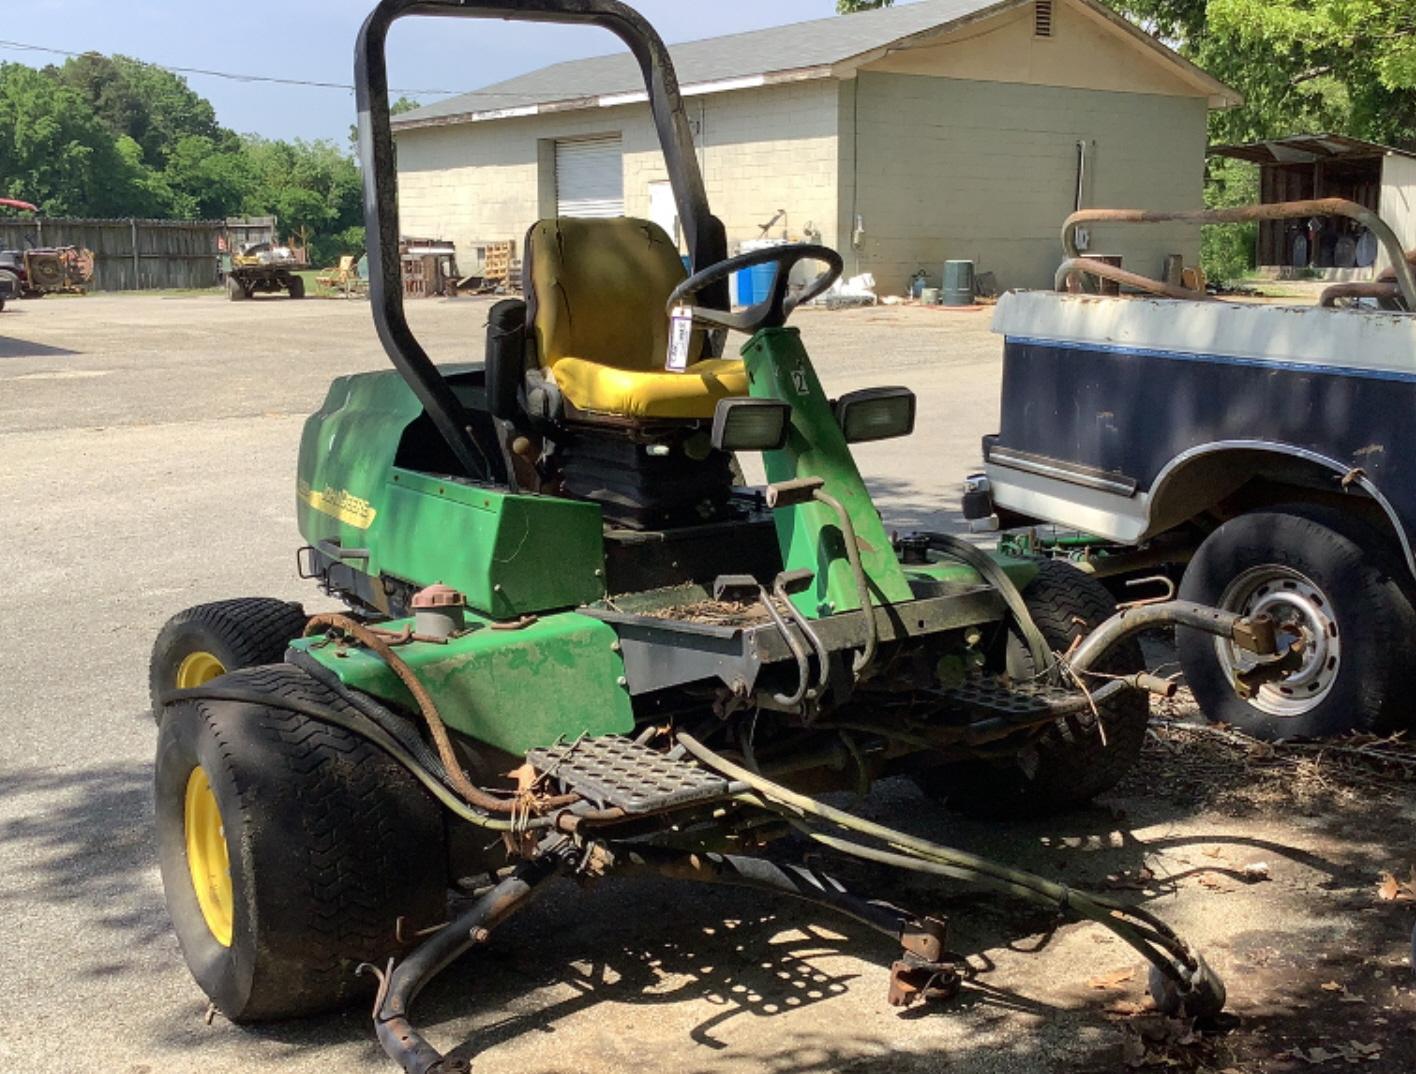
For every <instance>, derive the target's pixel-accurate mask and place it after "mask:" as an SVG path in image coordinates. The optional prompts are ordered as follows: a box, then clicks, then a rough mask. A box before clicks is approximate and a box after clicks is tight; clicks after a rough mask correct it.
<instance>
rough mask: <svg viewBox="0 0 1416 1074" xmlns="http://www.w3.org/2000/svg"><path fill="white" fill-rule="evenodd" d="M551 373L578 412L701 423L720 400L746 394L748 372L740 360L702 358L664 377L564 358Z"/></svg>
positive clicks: (582, 359) (652, 373) (655, 373)
mask: <svg viewBox="0 0 1416 1074" xmlns="http://www.w3.org/2000/svg"><path fill="white" fill-rule="evenodd" d="M551 372H552V376H553V377H554V378H555V382H556V385H557V386H558V387H559V388H560V390H561V394H562V395H564V396H565V398H566V399H567V400H569V401H570V402H571V404H572V405H574V406H575V407H576V408H577V409H579V410H585V411H591V412H595V413H600V414H614V415H616V416H618V417H626V418H671V419H672V418H679V419H690V418H699V419H706V418H711V417H712V416H713V411H714V410H715V409H716V408H717V406H718V400H719V399H726V398H728V397H729V396H740V395H746V394H747V369H746V367H745V366H744V365H743V363H742V360H741V359H739V358H707V359H704V360H703V361H701V362H695V363H694V364H693V365H690V366H689V367H688V370H687V371H686V372H683V373H669V372H666V371H664V370H662V369H659V370H653V371H647V372H646V371H641V370H637V369H618V368H616V367H614V366H610V365H604V364H602V363H600V362H587V361H586V360H585V359H584V358H571V357H566V358H562V359H560V361H558V362H556V364H555V365H554V366H553V367H552V371H551Z"/></svg>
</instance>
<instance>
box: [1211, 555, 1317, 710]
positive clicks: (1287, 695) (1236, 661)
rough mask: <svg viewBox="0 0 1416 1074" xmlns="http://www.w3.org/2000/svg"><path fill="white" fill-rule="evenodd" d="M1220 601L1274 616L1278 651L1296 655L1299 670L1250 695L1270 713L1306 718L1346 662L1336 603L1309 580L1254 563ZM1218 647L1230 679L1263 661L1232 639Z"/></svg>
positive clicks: (1286, 569)
mask: <svg viewBox="0 0 1416 1074" xmlns="http://www.w3.org/2000/svg"><path fill="white" fill-rule="evenodd" d="M1219 605H1220V607H1221V608H1223V609H1224V610H1225V611H1229V612H1238V613H1239V614H1240V615H1245V616H1254V615H1267V616H1269V617H1270V618H1271V619H1273V621H1274V626H1275V627H1276V628H1277V633H1278V644H1279V650H1280V651H1281V652H1291V653H1295V654H1296V655H1297V668H1296V669H1295V670H1293V671H1290V672H1289V673H1288V674H1287V675H1285V676H1284V677H1283V678H1282V679H1279V680H1278V681H1276V682H1269V683H1264V684H1263V685H1261V686H1260V687H1259V688H1258V689H1257V690H1256V691H1255V692H1254V694H1253V695H1252V696H1250V697H1248V698H1246V700H1247V701H1248V702H1249V704H1251V705H1253V706H1254V707H1255V708H1256V709H1258V710H1260V711H1261V712H1266V713H1268V714H1269V715H1271V716H1302V715H1303V714H1305V713H1307V712H1310V711H1312V710H1313V709H1314V708H1316V707H1317V706H1318V705H1319V704H1321V703H1322V701H1323V700H1324V699H1325V698H1326V697H1327V695H1328V694H1329V693H1331V692H1332V687H1333V684H1334V683H1336V682H1337V675H1338V671H1339V669H1340V668H1341V666H1342V638H1341V636H1340V635H1339V633H1338V628H1337V619H1336V618H1335V616H1334V614H1333V610H1332V602H1331V601H1329V600H1328V598H1327V594H1325V593H1324V592H1323V591H1322V590H1321V589H1319V588H1318V586H1317V585H1316V584H1315V583H1314V582H1313V581H1312V580H1311V579H1310V578H1308V577H1307V576H1305V575H1303V574H1302V573H1300V572H1299V571H1295V570H1293V569H1292V568H1291V567H1284V566H1280V565H1278V564H1266V565H1264V566H1262V567H1253V568H1251V569H1250V570H1247V571H1245V572H1244V573H1243V574H1241V575H1239V577H1237V578H1235V579H1234V581H1232V582H1230V583H1229V586H1228V588H1226V589H1225V591H1224V594H1223V596H1222V597H1220V601H1219ZM1215 651H1216V654H1217V655H1218V657H1219V662H1220V664H1221V666H1222V667H1223V668H1224V671H1225V673H1226V675H1227V676H1228V677H1229V680H1230V682H1233V681H1234V680H1235V676H1236V675H1241V674H1244V673H1246V672H1250V671H1253V670H1254V669H1255V667H1257V666H1258V663H1259V661H1258V660H1257V659H1256V658H1255V657H1254V656H1253V654H1251V653H1246V652H1245V651H1244V650H1242V649H1240V648H1239V647H1238V646H1237V645H1235V644H1234V643H1233V642H1231V641H1225V640H1222V639H1216V640H1215Z"/></svg>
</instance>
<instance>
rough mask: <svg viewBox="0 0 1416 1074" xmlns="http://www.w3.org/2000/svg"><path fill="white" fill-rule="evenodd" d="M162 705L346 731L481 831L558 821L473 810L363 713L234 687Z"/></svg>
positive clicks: (166, 699) (179, 693) (185, 693)
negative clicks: (204, 706) (253, 710)
mask: <svg viewBox="0 0 1416 1074" xmlns="http://www.w3.org/2000/svg"><path fill="white" fill-rule="evenodd" d="M159 700H160V701H161V703H162V704H164V705H170V704H175V703H176V702H179V701H234V702H238V703H241V704H250V705H265V706H268V707H270V708H277V709H284V710H285V711H287V712H296V713H299V714H300V715H301V716H308V717H309V718H310V719H312V720H319V721H320V722H321V723H327V724H333V725H334V726H335V727H342V728H343V729H344V730H346V731H348V732H350V733H351V734H355V735H359V736H360V737H362V738H365V739H367V740H368V741H369V742H371V743H373V744H374V745H375V746H377V747H378V748H379V749H381V750H383V751H384V752H385V753H387V754H388V755H389V756H390V757H392V758H393V759H394V760H395V761H397V762H398V763H399V764H401V765H402V766H403V767H404V768H406V769H408V771H409V772H411V773H412V774H413V776H414V777H415V778H416V779H417V780H418V782H419V783H421V784H423V786H424V787H426V788H427V789H428V792H429V793H430V794H431V795H432V796H433V797H434V798H436V799H437V800H438V801H439V802H441V803H442V804H443V805H444V806H445V807H447V809H448V810H449V811H450V812H452V813H454V814H456V815H457V816H458V817H461V818H462V819H463V820H465V821H467V822H468V823H469V824H475V825H476V826H477V827H479V828H488V829H491V830H493V831H500V832H509V831H519V830H522V829H526V828H549V827H551V826H553V825H554V823H555V818H554V817H524V818H522V819H520V820H516V821H513V820H512V819H511V818H509V817H508V818H505V819H503V818H501V817H493V816H489V815H488V814H487V812H486V811H484V810H481V809H477V808H475V807H473V806H470V805H469V804H468V803H467V802H465V801H463V800H462V799H461V798H459V797H458V796H457V794H456V793H454V792H453V790H452V789H451V788H449V787H448V786H447V784H446V783H444V782H443V780H442V778H441V776H440V775H439V774H437V773H435V772H432V771H430V770H429V769H427V768H425V767H424V766H423V765H422V764H420V763H419V762H418V759H417V758H416V757H414V756H413V754H412V753H411V752H410V751H409V750H407V749H406V748H404V746H403V745H402V744H401V743H400V742H399V741H398V740H397V739H395V738H394V737H393V736H392V735H391V734H389V733H388V732H387V731H385V730H384V729H383V728H382V727H380V726H379V725H378V724H376V723H374V722H373V721H372V720H371V719H369V717H367V716H365V715H363V714H362V713H357V712H356V713H345V712H339V711H337V710H335V709H332V708H329V707H327V706H325V705H316V704H314V703H312V702H308V701H298V700H296V699H294V698H289V697H276V696H273V695H271V694H267V693H264V692H262V691H260V690H246V689H242V688H240V687H233V686H215V685H211V686H198V687H194V688H193V689H190V690H170V691H168V692H167V693H166V694H164V695H162V697H161V698H159Z"/></svg>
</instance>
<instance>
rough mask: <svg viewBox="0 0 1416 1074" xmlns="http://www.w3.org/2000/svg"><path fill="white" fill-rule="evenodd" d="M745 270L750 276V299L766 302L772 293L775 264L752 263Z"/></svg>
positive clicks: (775, 276) (775, 270)
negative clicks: (750, 266)
mask: <svg viewBox="0 0 1416 1074" xmlns="http://www.w3.org/2000/svg"><path fill="white" fill-rule="evenodd" d="M747 271H748V274H749V275H750V276H751V277H752V301H753V302H766V301H767V298H768V297H769V296H770V295H771V294H772V284H773V283H774V282H775V281H776V279H777V266H776V265H775V264H772V263H769V264H766V265H753V266H752V268H750V269H748V270H747ZM749 304H750V303H749Z"/></svg>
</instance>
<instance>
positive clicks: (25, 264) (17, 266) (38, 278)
mask: <svg viewBox="0 0 1416 1074" xmlns="http://www.w3.org/2000/svg"><path fill="white" fill-rule="evenodd" d="M91 279H93V253H92V252H91V251H89V250H84V249H80V248H79V247H77V246H46V247H35V248H32V249H29V250H0V299H3V298H4V297H5V292H6V291H7V290H9V291H11V292H12V294H11V296H10V297H13V298H42V297H43V296H45V295H47V294H56V293H59V292H70V293H82V292H83V291H84V289H85V288H86V287H87V285H88V283H89V281H90V280H91Z"/></svg>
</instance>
